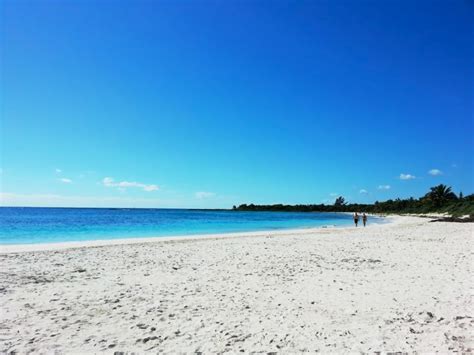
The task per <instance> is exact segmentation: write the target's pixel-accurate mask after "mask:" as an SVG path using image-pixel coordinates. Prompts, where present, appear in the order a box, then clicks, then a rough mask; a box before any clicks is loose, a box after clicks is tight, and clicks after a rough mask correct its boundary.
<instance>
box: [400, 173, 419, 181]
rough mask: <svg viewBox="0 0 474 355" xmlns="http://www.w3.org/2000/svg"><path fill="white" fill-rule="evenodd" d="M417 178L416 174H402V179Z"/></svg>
mask: <svg viewBox="0 0 474 355" xmlns="http://www.w3.org/2000/svg"><path fill="white" fill-rule="evenodd" d="M413 179H416V176H414V175H411V174H400V180H413Z"/></svg>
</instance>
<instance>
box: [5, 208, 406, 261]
mask: <svg viewBox="0 0 474 355" xmlns="http://www.w3.org/2000/svg"><path fill="white" fill-rule="evenodd" d="M341 213H349V212H341ZM397 217H398V216H386V217H384V218H385V220H386V222H385V223H375V222H373V223H370V224H368V225H367V227H365V228H371V227H375V226H382V225H388V224H393V223H396V221H397ZM402 218H403V217H402ZM357 228H364V227H363V226H361V225H359V227H357ZM335 229H337V230H343V229H344V230H351V229H354V230H355V229H356V227H354V226H350V227H349V226H320V227H307V228H291V229H276V230H257V231H246V232H228V233H226V232H217V233H206V234H184V235H173V236H151V237H137V238H133V237H132V238H130V237H128V238H117V239H95V240H84V241H67V242H55V243H25V244H0V255H1V254H11V253H27V252H39V251H57V250H67V249H76V248H95V247H105V246H110V245H128V244H147V243H160V242H163V243H166V242H179V241H183V242H184V241H190V240H213V239H225V238H251V237H262V236H267V235H269V234H270V235H272V236H273V235H276V236H285V235H293V234H302V235H304V234H322V233H321V232H322V231H326V230H335Z"/></svg>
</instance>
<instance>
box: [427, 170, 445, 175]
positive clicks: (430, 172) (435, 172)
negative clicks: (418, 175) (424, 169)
mask: <svg viewBox="0 0 474 355" xmlns="http://www.w3.org/2000/svg"><path fill="white" fill-rule="evenodd" d="M428 174H430V175H433V176H438V175H443V172H442V171H441V170H439V169H431V170H430V171H428Z"/></svg>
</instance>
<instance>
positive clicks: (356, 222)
mask: <svg viewBox="0 0 474 355" xmlns="http://www.w3.org/2000/svg"><path fill="white" fill-rule="evenodd" d="M354 223H355V225H356V227H357V224H358V223H359V215H358V214H357V212H355V213H354Z"/></svg>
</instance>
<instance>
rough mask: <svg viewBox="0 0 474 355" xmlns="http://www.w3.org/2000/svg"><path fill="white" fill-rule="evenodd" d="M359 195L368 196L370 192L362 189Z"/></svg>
mask: <svg viewBox="0 0 474 355" xmlns="http://www.w3.org/2000/svg"><path fill="white" fill-rule="evenodd" d="M359 193H360V194H363V195H365V194H368V193H369V191H367V190H366V189H361V190H360V191H359Z"/></svg>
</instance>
